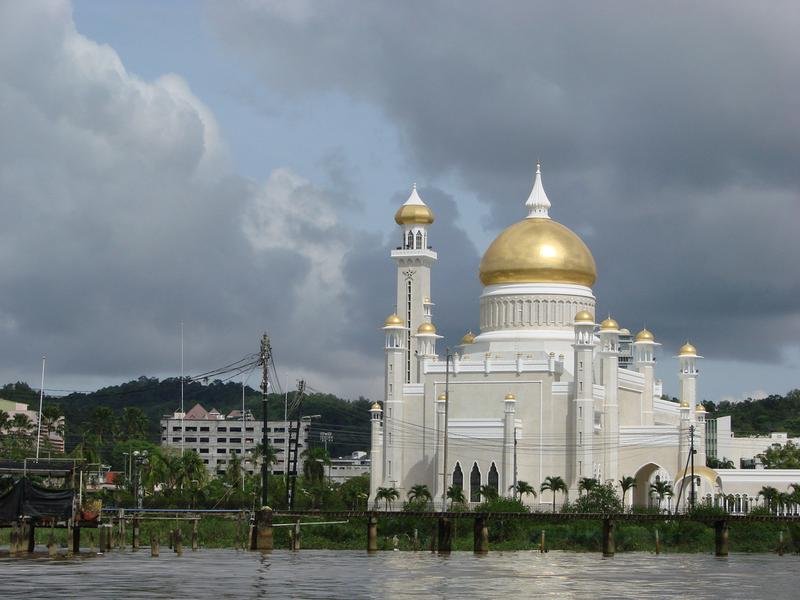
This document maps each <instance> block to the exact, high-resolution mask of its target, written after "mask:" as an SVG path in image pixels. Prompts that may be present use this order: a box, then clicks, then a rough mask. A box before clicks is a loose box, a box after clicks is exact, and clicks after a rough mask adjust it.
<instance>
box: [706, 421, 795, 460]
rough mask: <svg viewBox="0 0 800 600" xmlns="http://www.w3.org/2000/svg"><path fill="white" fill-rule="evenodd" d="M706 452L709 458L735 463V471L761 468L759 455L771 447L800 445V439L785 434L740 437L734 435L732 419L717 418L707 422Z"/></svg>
mask: <svg viewBox="0 0 800 600" xmlns="http://www.w3.org/2000/svg"><path fill="white" fill-rule="evenodd" d="M706 439H707V440H708V441H707V443H706V451H707V453H708V456H709V458H716V459H717V460H720V461H725V460H729V461H731V462H733V468H735V469H758V468H761V461H760V460H759V458H758V455H759V454H762V453H763V452H766V451H767V450H768V449H769V448H770V446H773V445H775V444H779V445H781V446H783V445H784V444H786V442H792V443H793V444H795V445H800V438H790V437H789V436H788V434H786V433H785V432H775V433H770V434H769V435H753V436H740V437H737V436H735V435H734V433H733V430H732V428H731V417H730V415H729V416H726V417H717V418H716V419H708V421H707V422H706Z"/></svg>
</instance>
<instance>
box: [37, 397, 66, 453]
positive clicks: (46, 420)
mask: <svg viewBox="0 0 800 600" xmlns="http://www.w3.org/2000/svg"><path fill="white" fill-rule="evenodd" d="M63 417H64V411H62V410H61V407H60V406H59V405H58V404H47V405H45V407H44V408H43V409H42V429H43V430H44V431H43V433H44V437H43V441H44V443H45V444H46V445H47V457H48V458H50V452H51V451H52V449H53V442H52V440H51V439H50V435H51V434H53V433H54V434H56V435H58V436H61V437H63V436H64V419H63Z"/></svg>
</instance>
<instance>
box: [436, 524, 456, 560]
mask: <svg viewBox="0 0 800 600" xmlns="http://www.w3.org/2000/svg"><path fill="white" fill-rule="evenodd" d="M438 525H439V531H438V538H439V540H438V541H439V543H438V548H439V554H450V552H451V550H452V548H453V522H452V521H451V520H450V519H448V518H447V517H439V523H438Z"/></svg>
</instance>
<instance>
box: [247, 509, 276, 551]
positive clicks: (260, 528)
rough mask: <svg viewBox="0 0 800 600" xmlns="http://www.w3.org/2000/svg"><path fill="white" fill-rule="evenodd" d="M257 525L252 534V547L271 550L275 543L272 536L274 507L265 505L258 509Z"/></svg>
mask: <svg viewBox="0 0 800 600" xmlns="http://www.w3.org/2000/svg"><path fill="white" fill-rule="evenodd" d="M255 521H256V522H255V527H253V528H252V534H251V536H250V549H251V550H260V551H261V552H271V551H272V546H273V543H274V540H273V537H272V509H271V508H270V507H269V506H264V507H262V508H261V510H258V511H256V514H255Z"/></svg>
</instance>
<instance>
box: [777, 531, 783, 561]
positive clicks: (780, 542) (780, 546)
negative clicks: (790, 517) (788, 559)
mask: <svg viewBox="0 0 800 600" xmlns="http://www.w3.org/2000/svg"><path fill="white" fill-rule="evenodd" d="M778 556H783V529H781V530H780V533H779V534H778Z"/></svg>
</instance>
